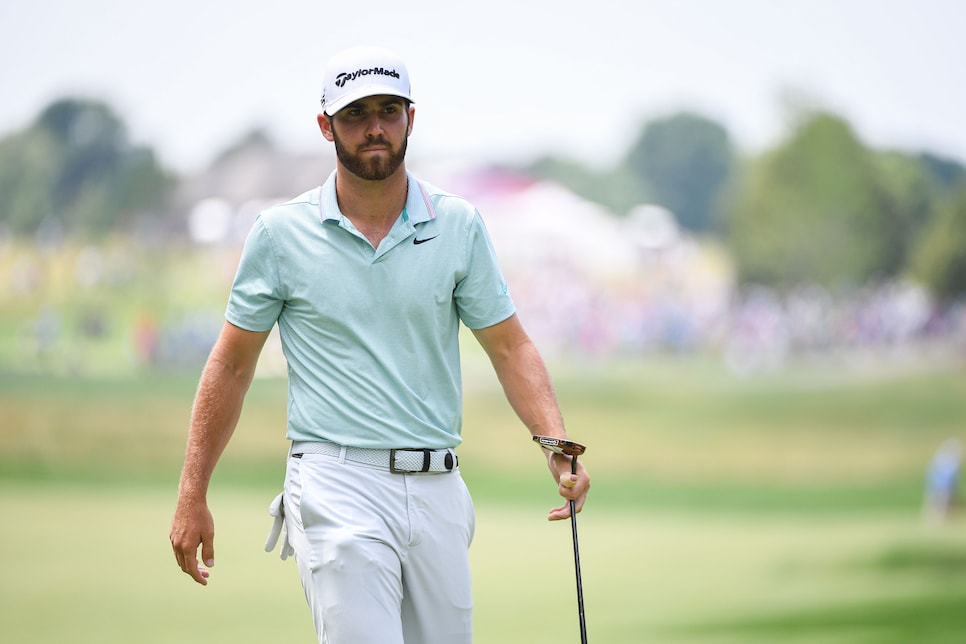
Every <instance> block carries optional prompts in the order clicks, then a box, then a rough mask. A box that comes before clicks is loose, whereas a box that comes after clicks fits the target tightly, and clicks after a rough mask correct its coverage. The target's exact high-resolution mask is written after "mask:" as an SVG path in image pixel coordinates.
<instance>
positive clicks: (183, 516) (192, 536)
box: [170, 500, 215, 586]
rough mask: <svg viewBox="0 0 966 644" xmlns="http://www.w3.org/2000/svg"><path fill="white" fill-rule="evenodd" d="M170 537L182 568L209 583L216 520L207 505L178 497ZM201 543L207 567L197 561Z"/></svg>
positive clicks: (203, 584) (202, 557)
mask: <svg viewBox="0 0 966 644" xmlns="http://www.w3.org/2000/svg"><path fill="white" fill-rule="evenodd" d="M170 538H171V547H172V549H174V558H175V559H176V560H177V561H178V565H179V566H181V570H183V571H184V572H185V574H188V575H190V576H191V578H192V579H194V580H195V581H196V582H198V583H199V584H201V585H202V586H207V585H208V577H209V575H210V574H211V573H209V572H208V568H211V567H212V566H214V565H215V521H214V519H213V518H212V516H211V511H210V510H209V509H208V504H207V503H205V502H204V501H200V502H195V503H190V502H185V501H183V500H179V501H178V508H177V510H176V511H175V513H174V519H173V520H172V522H171V534H170ZM199 545H200V546H201V559H202V561H203V562H204V566H202V565H201V564H199V563H198V546H199ZM205 566H207V567H208V568H206V567H205Z"/></svg>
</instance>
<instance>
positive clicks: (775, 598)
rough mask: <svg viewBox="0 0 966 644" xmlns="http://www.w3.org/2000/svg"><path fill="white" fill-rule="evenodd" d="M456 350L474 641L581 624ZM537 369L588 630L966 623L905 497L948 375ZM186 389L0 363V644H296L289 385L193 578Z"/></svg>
mask: <svg viewBox="0 0 966 644" xmlns="http://www.w3.org/2000/svg"><path fill="white" fill-rule="evenodd" d="M474 359H475V358H474V357H473V356H472V354H471V355H470V359H469V364H468V368H467V378H466V380H467V382H466V388H467V396H466V400H465V407H466V424H465V427H464V436H465V439H466V440H465V443H464V445H463V446H462V447H461V449H460V454H461V456H460V458H461V469H462V470H463V475H464V477H465V478H466V480H467V483H468V485H469V486H470V489H471V491H472V492H473V495H474V498H475V501H476V505H477V514H478V521H477V533H476V538H475V541H474V543H473V546H472V548H471V551H470V554H471V558H472V563H473V572H474V595H475V612H474V628H475V635H476V641H477V642H482V643H484V644H486V643H490V642H505V643H511V644H514V643H520V644H550V643H553V644H559V643H560V642H576V641H579V635H578V623H577V606H576V592H575V587H574V574H573V551H572V543H571V536H570V526H569V523H568V522H560V523H549V522H547V521H546V512H547V510H548V509H549V508H550V507H551V506H552V505H557V504H558V497H556V495H555V491H554V486H553V485H552V482H551V481H550V480H549V477H548V474H547V473H546V471H545V469H544V466H543V465H542V459H541V458H540V455H539V452H538V451H537V450H536V448H535V447H533V446H532V445H531V444H530V441H528V440H527V437H526V432H525V431H524V430H523V429H522V428H521V427H520V425H519V422H518V421H517V420H516V419H515V418H514V416H513V414H512V412H511V411H510V410H509V407H508V405H507V404H506V402H505V400H503V399H502V394H501V392H500V391H499V388H498V386H497V385H496V384H495V382H494V381H493V378H492V375H491V374H489V373H488V372H487V370H486V368H485V367H486V365H485V364H480V363H475V362H473V360H474ZM554 372H555V374H556V382H557V388H558V394H559V397H560V400H561V406H562V408H563V410H564V413H565V416H566V418H567V422H568V426H569V427H570V431H571V435H572V436H573V438H574V439H576V440H580V441H581V442H586V443H587V445H588V452H587V454H586V455H585V457H584V460H585V462H586V463H587V465H588V467H589V468H590V471H591V473H592V476H593V489H592V491H591V496H590V500H589V501H588V504H587V506H586V508H585V511H584V512H583V513H582V514H581V515H580V517H579V526H580V544H581V560H582V564H583V566H582V572H583V582H584V593H585V601H586V613H587V625H588V633H589V636H590V641H592V642H596V643H599V644H625V643H626V644H631V643H635V644H636V643H644V642H659V643H664V642H667V643H671V644H674V643H682V644H698V643H700V644H715V643H721V644H725V643H732V644H737V643H740V642H762V643H766V642H793V643H799V642H800V643H806V642H808V643H814V642H819V643H826V642H827V643H857V644H858V643H880V642H882V643H895V644H899V643H905V642H910V641H928V642H958V641H960V640H961V635H962V633H963V632H966V611H963V610H962V606H963V605H964V602H966V547H964V546H963V543H964V539H963V537H964V535H966V521H964V519H963V518H962V517H961V516H960V515H959V514H957V515H955V516H954V517H953V519H952V520H951V521H949V522H947V523H945V524H943V525H933V526H930V525H926V524H924V523H923V521H922V520H921V518H920V510H919V502H920V498H921V494H922V489H921V481H922V475H923V469H924V467H925V463H926V461H927V460H928V458H929V456H930V455H931V453H932V452H933V450H934V449H935V448H936V446H937V445H938V444H939V442H940V441H941V440H942V439H944V438H946V437H948V436H950V435H955V436H959V437H960V438H964V428H963V420H964V419H966V373H964V372H963V371H962V370H961V369H955V368H952V369H951V368H948V367H944V368H938V369H914V370H896V371H890V370H884V369H882V370H874V371H870V370H828V369H818V368H808V369H799V370H795V371H788V372H783V373H776V374H769V375H767V376H761V377H752V378H736V377H734V376H733V375H732V374H729V373H728V372H727V371H726V370H724V369H722V368H720V367H719V366H716V365H715V364H714V363H713V362H709V361H703V360H691V361H675V360H669V361H657V360H655V361H651V362H647V363H644V362H638V363H632V362H625V363H612V364H608V365H593V364H590V365H558V366H556V367H555V368H554ZM194 383H195V377H194V376H191V377H187V376H159V375H154V376H145V377H138V378H104V379H99V380H98V379H89V380H71V379H66V378H54V377H45V376H37V375H34V376H24V375H22V374H0V417H2V418H3V424H2V426H0V512H2V513H3V516H4V526H3V529H2V531H0V566H2V568H0V569H2V570H3V575H2V577H0V623H2V624H3V639H4V641H10V642H32V643H34V642H36V643H48V642H49V643H54V642H79V643H83V642H90V643H94V642H96V643H98V644H113V643H122V642H123V643H129V642H144V643H152V642H157V643H161V642H165V643H169V642H179V643H190V642H199V643H201V642H206V643H210V642H226V643H227V642H231V643H238V642H282V641H284V642H305V643H306V644H308V643H309V642H312V641H314V633H313V629H312V625H311V619H310V618H309V615H308V610H307V608H306V606H305V601H304V598H303V596H302V591H301V588H300V585H299V581H298V576H297V572H296V568H295V565H294V562H293V561H291V560H289V561H286V562H282V561H280V560H279V558H278V555H277V553H272V554H266V553H265V552H263V544H264V539H265V536H266V534H267V532H268V529H269V526H270V519H269V517H268V514H267V507H268V503H269V501H270V500H271V499H272V497H273V496H274V495H275V494H276V493H277V492H278V488H279V485H280V481H281V473H282V466H283V458H284V449H285V444H284V441H283V440H282V431H283V429H282V427H283V424H284V401H285V382H284V380H277V379H261V380H258V381H256V382H255V384H254V385H253V389H252V392H251V394H250V396H249V399H248V403H247V405H246V409H245V412H244V414H243V418H242V422H241V424H240V426H239V429H238V432H237V435H236V437H235V439H234V441H233V442H232V444H231V446H230V447H229V450H228V452H227V453H226V455H225V457H224V459H223V462H222V464H221V466H220V467H219V469H218V471H217V472H216V475H215V479H214V481H213V485H212V492H211V498H210V501H211V505H212V510H213V512H214V514H215V520H216V528H217V535H216V548H217V555H216V561H217V565H216V566H215V568H214V570H213V576H212V581H211V584H210V585H209V587H207V588H202V587H200V586H197V585H195V584H194V583H193V582H192V581H191V580H190V579H189V578H188V577H186V576H185V575H183V574H182V573H181V572H180V570H179V569H178V568H177V566H176V564H175V562H174V557H173V555H172V554H171V549H170V544H169V543H168V539H167V532H168V527H169V521H170V517H171V513H172V511H173V507H174V500H175V493H176V485H177V478H178V473H179V469H180V465H181V454H182V452H183V449H184V439H185V427H186V423H187V415H188V411H189V408H190V401H191V396H192V393H193V388H194ZM494 446H498V448H494Z"/></svg>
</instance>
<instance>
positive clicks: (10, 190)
mask: <svg viewBox="0 0 966 644" xmlns="http://www.w3.org/2000/svg"><path fill="white" fill-rule="evenodd" d="M170 186H171V177H169V176H168V175H167V174H166V173H165V171H164V170H163V169H162V168H161V167H160V165H159V163H158V161H157V159H156V157H155V154H154V152H153V151H152V150H150V149H149V148H145V147H139V146H134V145H132V144H131V143H130V141H129V140H128V135H127V130H126V128H125V126H124V124H123V123H122V122H121V120H120V119H119V118H118V117H117V116H116V115H115V114H114V112H113V111H112V110H111V109H110V108H109V107H108V106H106V105H104V104H103V103H99V102H96V101H89V100H83V99H62V100H58V101H55V102H54V103H51V104H50V105H49V106H48V107H47V108H46V109H44V110H43V111H42V112H41V114H40V116H39V117H38V118H37V120H36V121H35V122H34V123H33V124H31V125H30V126H29V127H28V128H27V129H26V130H24V131H22V132H19V133H15V134H14V135H12V136H10V137H7V138H6V139H2V140H0V191H2V194H3V195H4V201H3V203H0V219H2V220H3V221H5V222H7V224H8V225H9V227H10V229H11V230H12V231H13V232H14V233H16V234H29V233H34V232H36V231H37V230H39V229H41V227H43V226H50V225H56V226H58V227H60V228H62V229H63V230H64V231H66V232H68V233H70V234H75V235H80V236H94V235H99V234H103V233H105V232H107V231H109V230H111V229H113V228H115V227H118V226H124V225H128V224H131V223H133V220H134V219H135V218H136V217H137V216H138V215H141V214H143V213H145V212H150V211H153V210H156V209H158V208H160V207H161V206H162V204H163V202H164V200H165V198H166V196H167V193H168V189H169V188H170Z"/></svg>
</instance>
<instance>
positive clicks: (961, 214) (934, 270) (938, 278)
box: [912, 182, 966, 302]
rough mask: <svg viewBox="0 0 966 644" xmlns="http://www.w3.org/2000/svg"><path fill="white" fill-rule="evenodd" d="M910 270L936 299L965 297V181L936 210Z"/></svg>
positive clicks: (946, 300) (916, 251)
mask: <svg viewBox="0 0 966 644" xmlns="http://www.w3.org/2000/svg"><path fill="white" fill-rule="evenodd" d="M912 273H913V274H914V275H915V276H916V277H918V278H919V279H921V280H922V282H923V283H924V284H925V285H926V286H927V287H928V288H929V290H930V291H931V292H932V293H933V295H934V296H936V297H937V298H938V299H939V300H941V301H945V302H949V301H952V300H956V299H958V298H962V297H964V296H966V182H962V183H960V189H959V191H958V193H956V195H955V196H954V197H953V198H951V199H948V200H947V201H946V203H945V204H944V206H943V207H942V208H941V209H940V210H939V214H938V215H937V217H936V219H935V222H934V223H933V225H932V226H930V228H929V230H928V231H927V232H926V233H925V234H924V235H923V236H922V240H921V242H920V244H919V245H918V246H917V248H916V249H915V253H914V255H913V258H912Z"/></svg>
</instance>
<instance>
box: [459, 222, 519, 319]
mask: <svg viewBox="0 0 966 644" xmlns="http://www.w3.org/2000/svg"><path fill="white" fill-rule="evenodd" d="M467 257H468V262H467V269H466V272H465V274H464V275H463V278H462V279H461V280H459V282H458V283H457V285H456V289H455V291H454V295H455V297H456V308H457V311H458V312H459V316H460V319H461V320H462V321H463V324H465V325H466V326H467V327H469V328H471V329H482V328H485V327H488V326H493V325H494V324H497V323H499V322H502V321H504V320H506V319H507V318H509V317H510V316H511V315H513V314H514V313H515V312H516V307H515V306H514V304H513V299H512V298H511V297H510V293H509V289H508V287H507V283H506V279H505V278H504V277H503V273H502V272H501V271H500V266H499V262H498V261H497V257H496V251H495V250H494V249H493V243H492V241H491V240H490V235H489V233H488V232H487V230H486V227H485V226H484V224H483V219H482V218H481V217H480V215H479V213H476V214H475V216H474V217H473V218H472V219H471V220H470V226H469V231H468V236H467Z"/></svg>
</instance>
